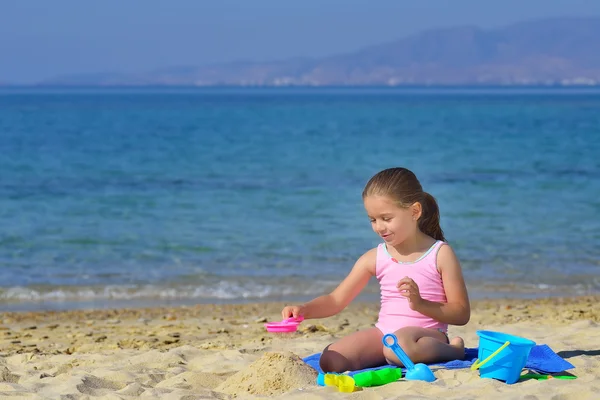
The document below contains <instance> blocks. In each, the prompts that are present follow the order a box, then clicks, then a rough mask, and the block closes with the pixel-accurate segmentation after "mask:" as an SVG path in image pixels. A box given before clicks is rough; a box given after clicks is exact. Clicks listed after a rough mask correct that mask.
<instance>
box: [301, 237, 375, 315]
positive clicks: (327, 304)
mask: <svg viewBox="0 0 600 400" xmlns="http://www.w3.org/2000/svg"><path fill="white" fill-rule="evenodd" d="M376 257H377V249H376V248H375V249H371V250H369V251H367V252H366V253H365V254H363V255H362V256H361V257H360V258H359V259H358V260H357V261H356V263H355V264H354V267H353V268H352V270H351V271H350V273H349V274H348V276H346V278H345V279H344V280H343V281H342V282H341V283H340V284H339V285H338V287H336V288H335V289H334V290H333V291H332V292H331V293H329V294H326V295H323V296H320V297H317V298H316V299H314V300H311V301H309V302H308V303H306V304H303V305H301V306H300V312H299V314H301V315H303V316H304V318H326V317H331V316H332V315H335V314H337V313H339V312H340V311H342V310H343V309H344V308H346V306H347V305H348V304H350V303H351V302H352V300H354V298H355V297H356V296H357V295H358V294H359V293H360V292H361V291H362V290H363V289H364V287H365V286H366V285H367V283H368V282H369V279H370V278H371V277H372V276H373V275H375V259H376Z"/></svg>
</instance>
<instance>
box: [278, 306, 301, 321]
mask: <svg viewBox="0 0 600 400" xmlns="http://www.w3.org/2000/svg"><path fill="white" fill-rule="evenodd" d="M304 308H305V307H304V306H286V307H285V308H284V309H283V310H282V311H281V316H282V317H283V319H288V318H290V317H294V318H297V317H299V316H300V315H302V316H304Z"/></svg>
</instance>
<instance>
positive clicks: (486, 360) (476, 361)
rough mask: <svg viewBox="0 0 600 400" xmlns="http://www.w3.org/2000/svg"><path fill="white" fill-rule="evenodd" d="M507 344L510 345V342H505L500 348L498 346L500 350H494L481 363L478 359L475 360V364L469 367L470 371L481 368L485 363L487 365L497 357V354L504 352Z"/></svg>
mask: <svg viewBox="0 0 600 400" xmlns="http://www.w3.org/2000/svg"><path fill="white" fill-rule="evenodd" d="M509 344H510V342H508V341H507V342H506V343H504V344H503V345H502V346H500V348H499V349H498V350H496V351H495V352H493V353H492V354H490V355H489V356H488V357H487V358H486V359H485V360H483V361H482V362H479V358H478V359H477V360H475V362H474V363H473V365H471V370H473V371H474V370H476V369H478V368H480V367H482V366H483V365H485V363H487V362H488V361H490V360H491V359H492V358H494V357H496V356H497V355H498V353H500V352H501V351H502V350H504V349H505V348H506V346H508V345H509Z"/></svg>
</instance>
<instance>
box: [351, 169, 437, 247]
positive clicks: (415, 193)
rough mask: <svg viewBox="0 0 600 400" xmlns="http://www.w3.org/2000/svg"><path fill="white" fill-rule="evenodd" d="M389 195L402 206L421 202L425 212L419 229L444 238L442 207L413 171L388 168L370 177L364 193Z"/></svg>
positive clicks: (427, 233)
mask: <svg viewBox="0 0 600 400" xmlns="http://www.w3.org/2000/svg"><path fill="white" fill-rule="evenodd" d="M373 195H378V196H388V197H390V198H392V199H394V200H395V201H396V202H397V203H398V205H399V206H400V207H410V206H411V205H413V204H414V203H421V207H423V212H422V213H421V217H420V218H419V229H420V230H421V232H423V233H425V234H426V235H429V236H431V237H432V238H434V239H435V240H443V241H446V239H445V238H444V232H443V231H442V227H441V226H440V209H439V207H438V204H437V201H435V198H434V197H433V196H432V195H430V194H429V193H427V192H424V191H423V188H422V187H421V183H420V182H419V180H418V179H417V177H416V176H415V174H414V173H412V171H410V170H408V169H406V168H388V169H384V170H383V171H381V172H378V173H377V174H376V175H375V176H373V177H372V178H371V179H369V182H367V185H366V186H365V189H364V190H363V193H362V198H363V199H364V198H365V197H367V196H373Z"/></svg>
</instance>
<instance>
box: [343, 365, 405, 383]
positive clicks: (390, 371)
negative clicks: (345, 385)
mask: <svg viewBox="0 0 600 400" xmlns="http://www.w3.org/2000/svg"><path fill="white" fill-rule="evenodd" d="M352 377H353V378H354V382H355V384H356V386H359V387H370V386H381V385H385V384H387V383H390V382H396V381H397V380H398V379H400V378H402V370H401V369H400V368H384V369H379V370H376V371H365V372H359V373H358V374H354V375H353V376H352Z"/></svg>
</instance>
